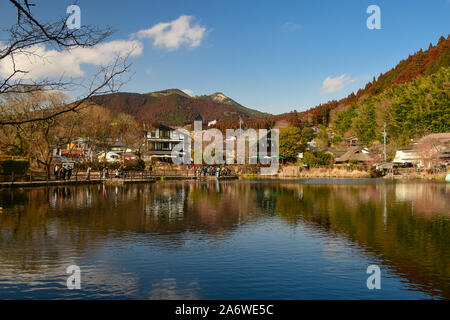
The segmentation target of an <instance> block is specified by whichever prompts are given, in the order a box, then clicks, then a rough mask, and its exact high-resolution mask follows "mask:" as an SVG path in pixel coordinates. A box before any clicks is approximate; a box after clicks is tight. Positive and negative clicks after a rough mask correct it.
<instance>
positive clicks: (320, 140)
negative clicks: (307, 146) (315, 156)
mask: <svg viewBox="0 0 450 320" xmlns="http://www.w3.org/2000/svg"><path fill="white" fill-rule="evenodd" d="M316 141H317V145H318V146H319V147H322V148H327V147H329V146H330V137H329V135H328V128H327V127H325V126H323V125H320V126H319V130H318V131H317V137H316Z"/></svg>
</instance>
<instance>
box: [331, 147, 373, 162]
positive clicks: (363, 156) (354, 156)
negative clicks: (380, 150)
mask: <svg viewBox="0 0 450 320" xmlns="http://www.w3.org/2000/svg"><path fill="white" fill-rule="evenodd" d="M361 150H362V148H360V147H356V148H350V149H349V150H348V151H347V152H346V153H344V154H343V155H342V156H341V157H338V158H336V162H347V161H349V160H358V161H359V162H369V161H374V160H375V157H374V156H372V155H370V154H367V153H364V152H362V151H361Z"/></svg>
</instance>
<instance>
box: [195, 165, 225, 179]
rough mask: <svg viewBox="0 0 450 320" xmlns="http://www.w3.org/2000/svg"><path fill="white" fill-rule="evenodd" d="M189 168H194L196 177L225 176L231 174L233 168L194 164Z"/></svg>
mask: <svg viewBox="0 0 450 320" xmlns="http://www.w3.org/2000/svg"><path fill="white" fill-rule="evenodd" d="M189 169H191V170H194V175H195V176H196V177H202V176H203V177H206V176H211V177H213V176H216V177H225V176H230V175H231V169H230V168H228V167H225V166H222V167H220V166H200V167H197V166H192V167H190V168H189Z"/></svg>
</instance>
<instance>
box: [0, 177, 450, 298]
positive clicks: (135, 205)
mask: <svg viewBox="0 0 450 320" xmlns="http://www.w3.org/2000/svg"><path fill="white" fill-rule="evenodd" d="M449 193H450V189H449V188H447V187H446V185H445V184H436V183H423V184H422V183H420V184H418V183H415V184H413V183H411V184H390V183H386V184H384V183H368V184H354V185H349V184H333V185H332V184H316V185H312V184H300V183H274V182H271V183H221V184H216V183H173V184H172V183H161V184H159V183H158V184H155V185H145V184H142V185H125V186H104V185H95V186H77V187H70V188H68V187H60V188H33V189H28V190H27V189H14V190H5V189H3V190H0V207H3V211H2V213H0V261H2V266H1V268H2V270H1V271H0V273H2V272H3V271H5V272H3V273H4V274H7V272H6V271H7V270H3V268H4V266H6V265H8V266H14V268H15V269H21V270H26V271H30V272H31V271H35V272H38V271H39V270H41V268H42V265H41V264H42V262H43V261H55V263H57V262H58V261H66V260H67V252H70V254H71V256H72V257H82V256H84V255H86V254H87V255H92V254H95V250H96V249H101V248H102V247H103V246H105V245H107V239H110V238H112V239H114V240H115V241H118V242H121V241H132V240H133V237H134V236H139V241H142V240H144V241H148V243H149V244H150V245H151V246H152V247H159V248H163V249H174V248H178V247H180V246H184V245H185V242H186V240H192V239H195V240H197V239H201V241H204V240H206V241H207V240H209V239H213V240H215V239H217V238H223V237H224V236H226V237H228V236H230V235H231V233H232V232H233V231H235V230H236V229H237V228H239V227H240V226H242V225H246V224H249V223H251V222H255V221H257V220H258V223H259V222H260V221H261V219H264V218H266V217H269V218H271V217H273V216H277V217H278V218H279V219H281V220H282V221H284V222H285V223H287V224H288V225H291V226H294V227H295V226H296V225H297V224H300V223H301V224H303V225H305V226H308V227H310V228H313V229H316V230H317V229H320V231H329V232H332V233H333V234H338V235H340V236H342V237H345V238H347V239H349V240H351V241H352V242H354V243H357V244H358V245H359V246H360V247H361V248H363V249H364V250H367V251H368V252H371V253H374V254H376V255H377V256H378V257H379V258H381V259H383V261H384V263H385V264H386V265H388V266H391V267H392V268H393V269H394V270H396V272H397V273H399V274H402V275H404V276H405V277H406V278H407V279H409V280H410V281H411V282H413V283H415V284H419V285H422V286H423V287H424V288H425V289H426V290H427V291H428V292H429V293H430V294H437V295H442V296H444V297H446V298H449V297H450V283H449V280H448V279H450V268H449V263H450V256H449V255H448V252H449V249H450V243H449V241H448V235H449V234H450V220H449V217H448V210H446V209H447V208H448V207H449V206H450V197H449ZM439 290H440V291H441V292H440V293H436V292H437V291H439Z"/></svg>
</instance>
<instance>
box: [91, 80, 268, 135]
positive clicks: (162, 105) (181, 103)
mask: <svg viewBox="0 0 450 320" xmlns="http://www.w3.org/2000/svg"><path fill="white" fill-rule="evenodd" d="M205 97H209V98H205ZM222 97H223V98H222ZM92 100H93V102H94V103H96V104H97V105H99V106H102V107H104V108H106V109H108V110H110V111H112V112H113V113H119V112H123V113H126V114H129V115H131V116H133V117H134V118H135V119H136V120H138V121H140V122H141V121H148V122H163V123H166V124H168V125H174V126H180V125H185V124H188V123H192V122H193V121H194V119H195V117H197V115H198V114H200V115H201V116H202V117H203V119H204V120H205V121H212V120H216V119H217V120H221V119H238V118H239V117H241V118H243V119H247V118H251V117H256V116H259V117H261V116H264V115H266V114H265V113H262V112H259V111H256V110H253V109H249V108H246V107H243V106H242V105H240V104H238V103H237V102H235V101H234V100H232V99H230V98H228V97H226V96H225V95H223V94H221V96H219V95H217V94H213V95H210V96H201V97H190V96H189V95H188V94H186V93H184V92H183V91H181V90H179V89H168V90H163V91H156V92H149V93H144V94H139V93H127V92H119V93H112V94H106V95H99V96H95V97H93V98H92Z"/></svg>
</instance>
